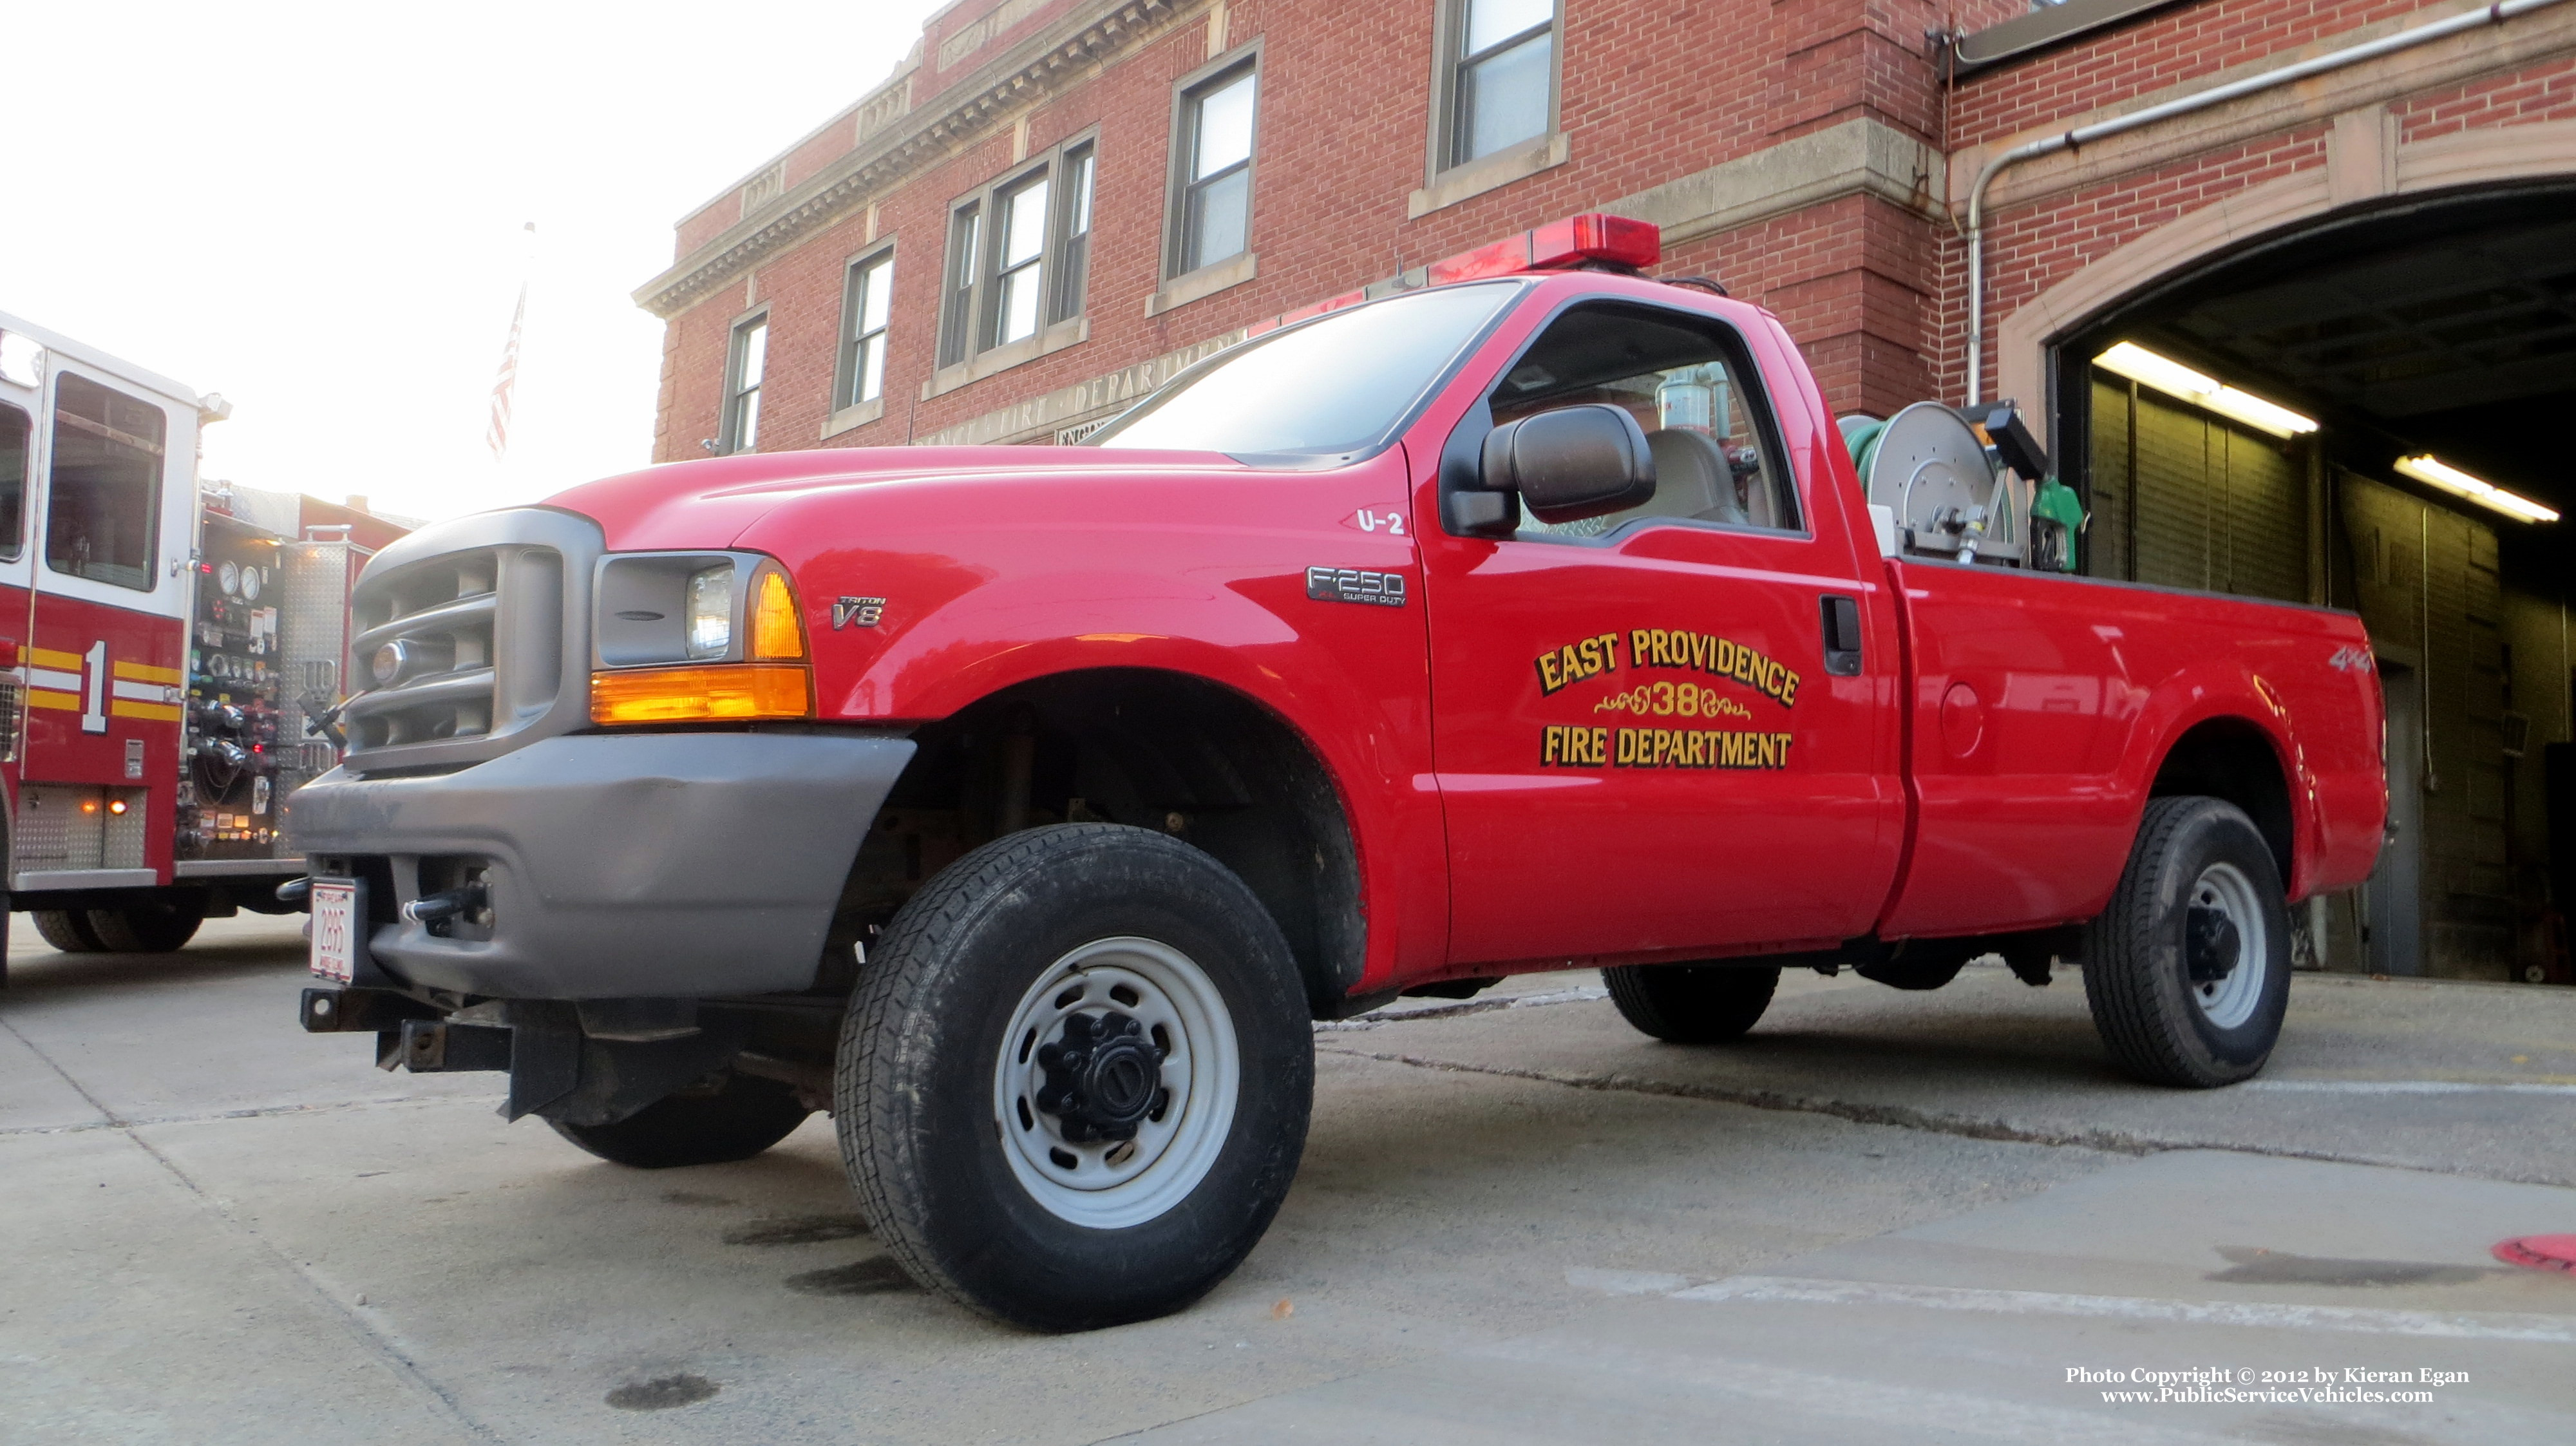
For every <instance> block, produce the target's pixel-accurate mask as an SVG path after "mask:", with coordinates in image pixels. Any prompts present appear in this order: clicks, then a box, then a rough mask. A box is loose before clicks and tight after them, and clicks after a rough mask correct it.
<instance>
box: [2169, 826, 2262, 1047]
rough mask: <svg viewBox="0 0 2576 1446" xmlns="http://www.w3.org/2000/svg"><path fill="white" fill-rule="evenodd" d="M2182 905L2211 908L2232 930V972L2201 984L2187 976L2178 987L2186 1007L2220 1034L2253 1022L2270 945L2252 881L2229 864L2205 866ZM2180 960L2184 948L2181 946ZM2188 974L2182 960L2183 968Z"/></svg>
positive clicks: (2187, 965) (2260, 898)
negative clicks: (2188, 1001)
mask: <svg viewBox="0 0 2576 1446" xmlns="http://www.w3.org/2000/svg"><path fill="white" fill-rule="evenodd" d="M2188 903H2189V904H2190V905H2191V906H2193V907H2196V908H2203V909H2216V910H2218V911H2220V912H2221V913H2224V914H2225V915H2226V916H2227V921H2228V922H2229V923H2231V924H2234V925H2235V926H2236V939H2237V944H2236V967H2235V968H2233V969H2231V970H2229V971H2228V973H2227V977H2226V978H2224V979H2214V980H2211V981H2210V982H2209V983H2207V984H2201V983H2196V982H2194V981H2193V980H2192V979H2191V978H2190V976H2189V975H2188V973H2186V974H2185V976H2184V979H2183V987H2184V988H2186V989H2188V990H2190V991H2191V997H2192V1002H2193V1003H2195V1004H2197V1005H2199V1006H2200V1012H2201V1014H2202V1015H2203V1016H2204V1017H2206V1018H2207V1019H2208V1020H2209V1022H2210V1023H2212V1024H2214V1025H2217V1026H2218V1027H2219V1028H2221V1029H2234V1028H2236V1027H2237V1026H2239V1025H2241V1024H2243V1023H2244V1022H2245V1021H2247V1020H2249V1019H2251V1018H2253V1017H2254V1010H2255V1008H2256V1007H2257V1006H2258V1005H2260V1004H2261V1003H2262V1002H2263V984H2264V981H2265V979H2266V977H2267V976H2268V975H2269V974H2270V973H2271V970H2272V940H2271V935H2270V933H2269V931H2268V928H2267V926H2266V925H2265V923H2264V916H2263V904H2262V896H2261V895H2259V894H2257V893H2256V892H2255V891H2254V881H2253V880H2252V879H2249V878H2247V877H2245V871H2244V870H2242V869H2239V868H2238V867H2236V866H2235V865H2234V864H2211V865H2210V866H2209V867H2208V868H2205V869H2203V870H2201V871H2200V878H2199V879H2198V880H2196V881H2194V883H2193V884H2192V886H2191V896H2190V898H2189V900H2188ZM2185 952H2186V955H2187V954H2188V946H2186V951H2185ZM2185 967H2186V969H2188V967H2189V964H2188V959H2187V958H2186V963H2185Z"/></svg>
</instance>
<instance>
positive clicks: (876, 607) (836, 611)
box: [832, 597, 886, 633]
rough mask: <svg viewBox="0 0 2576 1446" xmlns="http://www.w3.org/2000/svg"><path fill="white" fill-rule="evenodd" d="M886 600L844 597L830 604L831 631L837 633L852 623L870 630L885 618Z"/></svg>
mask: <svg viewBox="0 0 2576 1446" xmlns="http://www.w3.org/2000/svg"><path fill="white" fill-rule="evenodd" d="M885 605H886V600H885V599H884V598H881V597H845V598H842V599H840V600H839V601H837V602H835V603H833V604H832V631H834V632H836V633H837V632H839V631H840V630H841V629H843V628H846V627H848V626H849V625H850V624H852V623H857V624H858V625H859V626H860V627H863V628H872V627H875V626H876V625H877V620H878V619H879V618H882V617H884V616H885Z"/></svg>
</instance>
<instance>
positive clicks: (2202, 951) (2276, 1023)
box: [2084, 798, 2290, 1089]
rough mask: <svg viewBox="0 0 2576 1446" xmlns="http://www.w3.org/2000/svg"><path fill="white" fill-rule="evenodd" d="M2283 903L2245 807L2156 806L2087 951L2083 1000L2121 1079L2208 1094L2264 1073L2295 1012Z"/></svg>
mask: <svg viewBox="0 0 2576 1446" xmlns="http://www.w3.org/2000/svg"><path fill="white" fill-rule="evenodd" d="M2281 892H2282V891H2281V877H2280V872H2279V870H2278V869H2277V868H2276V867H2275V866H2274V865H2273V862H2272V850H2271V848H2270V846H2269V845H2267V844H2265V843H2264V842H2263V836H2262V834H2261V833H2259V832H2258V831H2256V829H2255V827H2254V822H2253V820H2251V819H2249V818H2247V817H2246V816H2245V814H2244V812H2243V811H2242V810H2240V809H2238V808H2237V807H2236V805H2234V804H2232V803H2227V802H2224V801H2222V800H2219V799H2215V798H2159V799H2154V800H2152V801H2150V802H2149V803H2148V804H2147V812H2146V817H2145V818H2144V819H2143V820H2142V821H2141V822H2140V823H2139V825H2138V839H2137V842H2136V844H2135V845H2133V846H2132V848H2131V849H2130V853H2129V866H2128V869H2127V870H2126V871H2125V872H2124V873H2122V874H2121V875H2120V883H2119V887H2118V888H2117V889H2115V890H2114V891H2113V892H2112V894H2111V906H2110V907H2109V908H2108V909H2105V910H2103V911H2102V916H2101V917H2100V918H2098V919H2095V920H2094V921H2093V923H2092V925H2091V926H2090V938H2089V939H2088V940H2087V944H2086V948H2085V952H2084V998H2085V1001H2086V1003H2088V1004H2089V1005H2091V1007H2092V1010H2093V1026H2094V1028H2095V1029H2096V1030H2098V1031H2099V1032H2100V1033H2101V1036H2102V1042H2103V1043H2104V1044H2105V1045H2108V1046H2109V1047H2110V1050H2111V1058H2112V1059H2113V1060H2115V1061H2117V1062H2118V1064H2119V1066H2120V1068H2121V1069H2123V1070H2125V1071H2127V1072H2128V1073H2130V1074H2132V1075H2134V1076H2136V1077H2137V1078H2139V1079H2141V1080H2145V1081H2147V1082H2148V1083H2150V1084H2164V1085H2179V1086H2184V1087H2188V1088H2195V1089H2209V1088H2212V1087H2214V1086H2218V1085H2224V1084H2234V1083H2235V1082H2236V1081H2238V1080H2242V1079H2247V1078H2250V1077H2251V1076H2253V1075H2254V1074H2255V1073H2257V1072H2258V1071H2260V1070H2261V1069H2262V1068H2263V1065H2264V1062H2265V1061H2266V1060H2268V1059H2270V1058H2271V1056H2272V1046H2273V1044H2274V1043H2275V1042H2276V1041H2278V1040H2279V1039H2280V1037H2281V1018H2282V1016H2283V1015H2284V1014H2285V1013H2287V1012H2288V1010H2289V1004H2290V916H2289V906H2288V905H2287V904H2286V903H2285V902H2284V901H2283V899H2282V897H2281Z"/></svg>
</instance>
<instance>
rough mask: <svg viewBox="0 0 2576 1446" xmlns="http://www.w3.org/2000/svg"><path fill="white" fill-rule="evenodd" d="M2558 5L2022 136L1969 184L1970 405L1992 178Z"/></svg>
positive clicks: (2544, 4)
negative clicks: (2088, 122)
mask: <svg viewBox="0 0 2576 1446" xmlns="http://www.w3.org/2000/svg"><path fill="white" fill-rule="evenodd" d="M2558 3H2559V0H2498V3H2495V4H2491V5H2489V6H2487V7H2486V8H2485V9H2483V10H2468V11H2463V12H2461V13H2460V14H2457V15H2453V16H2451V17H2449V18H2448V19H2443V20H2436V21H2434V22H2432V23H2431V24H2429V25H2418V26H2416V27H2414V28H2413V29H2411V30H2400V31H2398V32H2397V33H2396V34H2394V35H2383V36H2381V37H2380V38H2378V39H2377V40H2368V41H2364V42H2362V43H2361V44H2359V45H2349V46H2346V47H2344V48H2343V49H2341V50H2337V51H2333V52H2331V53H2329V54H2326V55H2320V56H2318V57H2316V58H2315V59H2313V60H2302V61H2300V62H2298V63H2297V64H2295V65H2285V66H2282V67H2281V68H2280V69H2278V70H2267V71H2265V72H2263V73H2262V74H2261V75H2249V76H2247V77H2245V78H2244V79H2243V80H2237V81H2230V82H2229V83H2227V84H2225V85H2221V86H2215V87H2212V88H2211V89H2208V90H2204V91H2200V92H2198V93H2197V94H2193V95H2187V96H2183V97H2181V98H2180V99H2178V100H2169V101H2166V102H2165V103H2164V104H2162V105H2151V106H2149V107H2147V108H2146V109H2145V110H2141V111H2133V112H2131V113H2130V114H2128V115H2123V116H2114V117H2112V118H2111V119H2109V120H2106V121H2099V122H2096V123H2095V124H2092V125H2089V126H2077V127H2075V128H2074V129H2072V130H2068V131H2062V132H2060V133H2058V134H2056V135H2053V136H2047V137H2043V138H2042V139H2039V140H2035V141H2026V142H2024V143H2022V144H2021V145H2018V146H2015V147H2013V148H2012V149H2011V150H2008V151H2006V152H2004V153H2003V154H2002V155H1999V156H1997V157H1995V158H1994V159H1993V160H1990V161H1988V162H1986V165H1985V169H1983V170H1981V171H1979V172H1978V173H1977V181H1976V184H1975V185H1973V186H1971V187H1969V188H1968V225H1967V232H1968V357H1967V360H1968V393H1967V396H1968V402H1967V404H1968V405H1969V406H1972V407H1973V406H1975V405H1976V404H1977V403H1978V402H1979V401H1981V400H1983V392H1984V389H1985V356H1986V265H1985V261H1986V223H1985V208H1986V187H1988V186H1990V185H1992V184H1994V179H1995V177H1996V176H1998V175H2001V174H2002V173H2003V172H2004V171H2006V170H2008V169H2010V168H2012V167H2014V166H2018V165H2020V164H2021V163H2022V162H2024V161H2030V160H2037V159H2038V158H2039V157H2041V156H2049V155H2055V154H2056V153H2057V152H2059V151H2076V150H2082V149H2083V148H2084V147H2086V146H2089V145H2091V144H2093V143H2094V142H2095V141H2100V140H2107V139H2109V138H2110V137H2112V136H2116V135H2123V134H2126V133H2127V132H2130V131H2134V130H2138V129H2141V128H2143V127H2146V126H2151V125H2154V124H2156V123H2158V122H2159V121H2167V120H2171V119H2173V118H2174V117H2175V116H2180V115H2189V114H2191V113H2193V112H2194V111H2202V110H2207V109H2209V108H2210V107H2211V106H2217V105H2225V104H2226V103H2227V102H2229V101H2232V100H2241V99H2243V98H2244V97H2246V96H2249V95H2256V94H2259V93H2261V92H2263V91H2267V90H2273V89H2276V88H2278V87H2280V86H2284V85H2289V84H2292V83H2293V82H2296V81H2302V80H2306V79H2307V78H2308V77H2310V76H2314V75H2323V74H2325V73H2327V72H2328V71H2334V70H2341V69H2343V68H2344V67H2345V66H2348V65H2359V64H2360V63H2361V62H2363V61H2365V60H2376V59H2378V58H2379V57H2380V56H2383V55H2394V54H2395V53H2397V52H2398V51H2401V50H2412V49H2413V48H2415V47H2416V46H2418V45H2424V44H2428V43H2430V42H2432V41H2435V40H2440V39H2442V38H2444V37H2445V36H2451V35H2458V34H2461V33H2463V32H2465V31H2470V30H2475V29H2477V28H2478V27H2480V26H2482V25H2501V24H2503V23H2504V22H2505V21H2506V20H2508V19H2510V18H2512V17H2513V16H2516V15H2524V14H2528V13H2530V12H2531V11H2534V10H2545V9H2547V8H2549V7H2550V6H2552V5H2555V4H2558Z"/></svg>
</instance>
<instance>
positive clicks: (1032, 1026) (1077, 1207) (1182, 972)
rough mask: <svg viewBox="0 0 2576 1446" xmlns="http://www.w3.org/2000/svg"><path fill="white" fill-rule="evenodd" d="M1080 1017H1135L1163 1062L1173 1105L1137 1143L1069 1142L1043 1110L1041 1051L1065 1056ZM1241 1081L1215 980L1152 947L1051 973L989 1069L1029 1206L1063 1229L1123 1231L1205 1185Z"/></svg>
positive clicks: (1141, 1127) (1137, 944) (1060, 1124)
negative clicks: (1073, 1022) (1067, 1225)
mask: <svg viewBox="0 0 2576 1446" xmlns="http://www.w3.org/2000/svg"><path fill="white" fill-rule="evenodd" d="M1076 1015H1085V1016H1089V1017H1090V1018H1091V1019H1092V1020H1094V1021H1100V1020H1104V1019H1108V1018H1110V1017H1111V1016H1113V1015H1117V1016H1124V1017H1126V1018H1128V1019H1132V1020H1134V1021H1135V1022H1136V1025H1137V1030H1138V1034H1139V1035H1140V1036H1141V1037H1142V1038H1144V1039H1146V1040H1150V1041H1151V1042H1152V1043H1153V1044H1154V1045H1155V1046H1157V1047H1158V1048H1159V1049H1160V1050H1161V1052H1162V1058H1161V1061H1160V1063H1159V1066H1158V1068H1157V1070H1156V1075H1157V1078H1158V1080H1159V1085H1160V1088H1161V1089H1162V1090H1163V1091H1166V1092H1168V1098H1167V1100H1166V1101H1165V1103H1164V1106H1163V1108H1162V1109H1161V1110H1160V1111H1158V1112H1155V1113H1153V1114H1149V1115H1148V1116H1147V1117H1146V1118H1144V1119H1142V1120H1138V1121H1136V1122H1135V1126H1134V1128H1135V1132H1136V1133H1135V1137H1134V1138H1133V1139H1131V1140H1090V1139H1081V1140H1076V1139H1069V1138H1067V1128H1066V1123H1065V1121H1064V1119H1063V1118H1061V1117H1060V1116H1058V1115H1056V1114H1051V1113H1049V1112H1047V1111H1045V1110H1042V1109H1040V1108H1038V1104H1039V1098H1040V1094H1041V1092H1042V1091H1043V1090H1045V1088H1046V1086H1047V1082H1048V1079H1049V1072H1048V1070H1047V1068H1046V1067H1045V1066H1044V1065H1043V1064H1042V1063H1041V1061H1040V1058H1039V1050H1040V1047H1041V1046H1045V1045H1049V1044H1054V1045H1058V1046H1062V1045H1063V1044H1064V1043H1065V1041H1066V1038H1067V1036H1066V1030H1065V1026H1066V1023H1067V1021H1069V1020H1070V1019H1072V1018H1073V1017H1074V1016H1076ZM1085 1027H1086V1028H1089V1027H1096V1025H1095V1026H1085ZM1242 1083H1243V1059H1242V1053H1241V1051H1240V1049H1239V1048H1238V1047H1237V1045H1236V1042H1235V1037H1234V1020H1233V1017H1232V1016H1231V1015H1229V1014H1227V1012H1226V1008H1225V999H1224V997H1223V996H1222V995H1221V994H1219V993H1218V992H1217V987H1216V982H1215V981H1214V980H1212V979H1210V978H1208V976H1207V972H1206V971H1205V970H1203V969H1201V968H1200V967H1199V966H1198V964H1197V963H1196V962H1195V961H1194V960H1192V959H1191V958H1190V957H1189V956H1188V955H1186V954H1183V953H1182V952H1181V951H1179V950H1178V949H1175V948H1173V947H1171V946H1170V945H1168V944H1162V943H1157V942H1156V941H1154V940H1152V939H1140V938H1133V937H1126V938H1116V939H1101V940H1098V941H1096V942H1094V943H1090V944H1085V945H1083V946H1082V947H1081V948H1079V949H1076V950H1074V951H1072V952H1071V953H1069V954H1066V955H1065V956H1064V957H1063V958H1061V959H1058V960H1056V961H1055V962H1054V963H1053V964H1050V965H1048V966H1047V967H1046V969H1045V971H1044V972H1042V973H1040V974H1039V975H1038V977H1037V980H1036V982H1035V983H1033V984H1031V985H1030V986H1029V988H1028V992H1027V993H1025V994H1023V995H1021V996H1020V1003H1019V1007H1018V1008H1017V1009H1015V1010H1013V1011H1012V1012H1011V1026H1010V1029H1009V1031H1008V1032H1007V1033H1006V1034H1004V1035H1003V1037H1002V1042H1001V1050H1000V1053H999V1057H998V1058H996V1060H995V1061H994V1065H993V1123H994V1125H995V1127H996V1128H997V1129H999V1130H1000V1132H1001V1136H1002V1155H1003V1158H1005V1159H1007V1160H1008V1161H1010V1165H1011V1174H1012V1175H1013V1177H1015V1178H1016V1179H1018V1181H1019V1182H1020V1187H1021V1188H1022V1189H1024V1190H1026V1191H1028V1192H1029V1196H1030V1198H1031V1199H1033V1200H1035V1201H1037V1202H1038V1203H1039V1204H1040V1205H1043V1206H1045V1207H1046V1209H1047V1210H1048V1212H1049V1213H1051V1214H1053V1215H1055V1216H1056V1217H1058V1218H1059V1219H1063V1220H1068V1221H1071V1222H1072V1223H1074V1224H1076V1225H1087V1226H1090V1227H1092V1228H1094V1229H1099V1230H1118V1229H1124V1228H1126V1227H1128V1226H1133V1225H1142V1224H1144V1223H1145V1222H1146V1221H1148V1220H1152V1219H1155V1218H1156V1217H1158V1216H1160V1215H1162V1214H1163V1213H1164V1212H1165V1211H1168V1210H1170V1209H1171V1208H1172V1207H1173V1206H1175V1205H1178V1204H1179V1203H1180V1202H1181V1201H1182V1200H1184V1199H1186V1198H1188V1196H1189V1193H1190V1192H1191V1191H1192V1190H1195V1189H1197V1188H1198V1184H1199V1181H1201V1180H1203V1179H1205V1178H1207V1172H1208V1170H1209V1169H1210V1167H1212V1166H1214V1165H1215V1164H1216V1158H1217V1156H1218V1154H1220V1153H1221V1152H1222V1151H1223V1150H1224V1148H1225V1140H1226V1135H1227V1133H1228V1132H1229V1131H1230V1130H1231V1129H1232V1127H1233V1124H1234V1107H1235V1100H1236V1097H1237V1095H1238V1094H1239V1092H1240V1091H1241V1088H1242ZM1075 1133H1081V1131H1080V1130H1079V1128H1078V1127H1077V1128H1076V1130H1075ZM1068 1161H1069V1162H1070V1163H1068Z"/></svg>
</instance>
